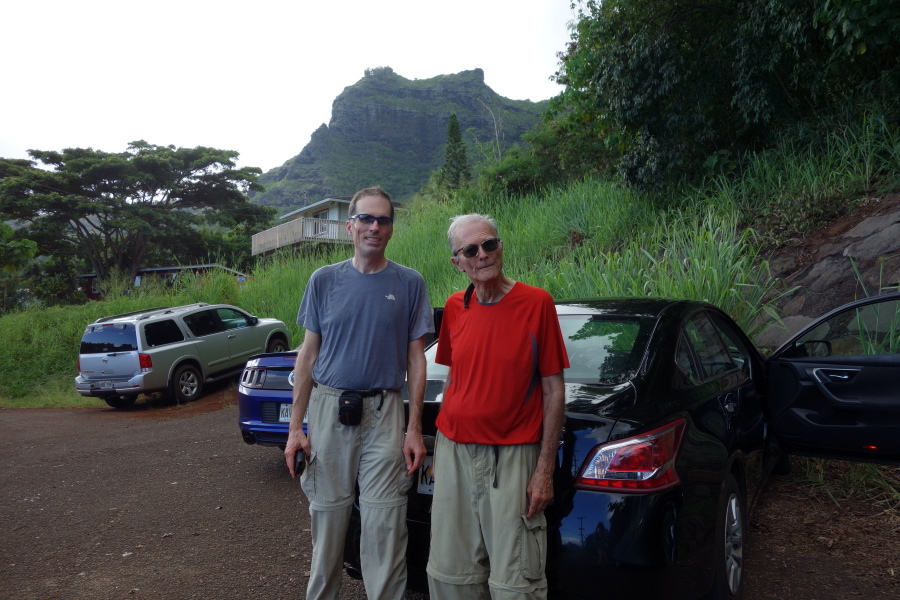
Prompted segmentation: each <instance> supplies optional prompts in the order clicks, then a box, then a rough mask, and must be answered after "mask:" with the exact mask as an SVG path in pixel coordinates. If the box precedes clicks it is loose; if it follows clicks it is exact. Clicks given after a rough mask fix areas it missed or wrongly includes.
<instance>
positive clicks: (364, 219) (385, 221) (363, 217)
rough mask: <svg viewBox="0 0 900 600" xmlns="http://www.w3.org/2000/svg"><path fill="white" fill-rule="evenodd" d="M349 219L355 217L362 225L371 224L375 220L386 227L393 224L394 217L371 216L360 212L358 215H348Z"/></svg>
mask: <svg viewBox="0 0 900 600" xmlns="http://www.w3.org/2000/svg"><path fill="white" fill-rule="evenodd" d="M350 218H351V219H356V220H357V221H359V222H360V223H362V224H363V225H371V224H372V223H374V222H375V221H378V224H379V225H381V226H382V227H387V226H388V225H393V224H394V217H373V216H372V215H367V214H366V213H360V214H358V215H353V216H352V217H350Z"/></svg>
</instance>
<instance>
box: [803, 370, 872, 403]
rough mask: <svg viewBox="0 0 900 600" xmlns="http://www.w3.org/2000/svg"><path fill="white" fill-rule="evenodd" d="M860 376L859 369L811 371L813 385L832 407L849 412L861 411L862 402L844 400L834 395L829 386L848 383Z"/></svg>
mask: <svg viewBox="0 0 900 600" xmlns="http://www.w3.org/2000/svg"><path fill="white" fill-rule="evenodd" d="M858 374H859V369H834V368H825V367H819V368H815V369H811V373H810V375H812V380H813V383H815V384H816V387H817V388H819V391H820V392H822V395H823V396H825V398H826V400H828V401H829V403H830V404H831V405H832V406H835V407H837V408H844V409H849V410H859V409H860V408H862V402H860V401H859V400H843V399H841V398H838V397H837V396H835V395H834V393H833V392H832V391H831V390H830V389H829V385H830V384H833V383H848V382H850V381H853V379H854V378H855V377H856V376H857V375H858Z"/></svg>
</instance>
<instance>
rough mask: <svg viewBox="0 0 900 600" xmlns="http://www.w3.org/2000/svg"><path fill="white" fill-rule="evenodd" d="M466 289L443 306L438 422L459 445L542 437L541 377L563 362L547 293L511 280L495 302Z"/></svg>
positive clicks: (565, 364)
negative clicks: (446, 370)
mask: <svg viewBox="0 0 900 600" xmlns="http://www.w3.org/2000/svg"><path fill="white" fill-rule="evenodd" d="M463 294H464V292H457V293H456V294H453V295H452V296H450V298H449V299H448V300H447V304H446V306H445V307H444V315H443V317H442V320H441V333H440V337H439V342H438V349H437V356H436V361H437V362H438V363H440V364H442V365H447V366H449V367H450V383H449V385H448V386H447V390H446V392H445V394H444V401H443V404H442V406H441V412H440V413H439V414H438V418H437V426H438V429H440V430H441V433H443V434H444V435H445V436H447V437H448V438H450V439H451V440H453V441H454V442H457V443H459V444H471V443H476V444H490V445H511V444H531V443H537V442H539V441H540V440H541V427H542V422H543V415H544V403H543V388H542V387H541V377H547V376H550V375H555V374H557V373H559V372H561V371H562V370H563V369H565V368H568V366H569V358H568V356H567V355H566V347H565V344H564V342H563V337H562V332H561V331H560V328H559V319H558V318H557V316H556V308H555V307H554V305H553V298H551V297H550V294H548V293H547V292H546V291H544V290H542V289H541V288H536V287H533V286H530V285H526V284H524V283H521V282H516V283H515V284H514V285H513V288H512V289H511V290H510V291H509V293H508V294H506V295H505V296H504V297H503V298H501V299H500V302H497V303H496V304H479V303H478V302H477V300H476V298H475V295H474V294H473V295H472V298H471V300H470V302H469V308H463Z"/></svg>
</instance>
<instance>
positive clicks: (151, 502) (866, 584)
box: [0, 389, 900, 600]
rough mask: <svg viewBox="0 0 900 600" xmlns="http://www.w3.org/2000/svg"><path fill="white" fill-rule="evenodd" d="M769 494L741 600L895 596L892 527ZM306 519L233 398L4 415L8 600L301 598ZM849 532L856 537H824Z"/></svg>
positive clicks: (294, 488) (230, 394)
mask: <svg viewBox="0 0 900 600" xmlns="http://www.w3.org/2000/svg"><path fill="white" fill-rule="evenodd" d="M775 488H776V489H775V490H773V492H772V493H770V494H768V495H767V496H766V499H765V501H764V503H763V505H761V507H760V509H761V510H760V511H758V513H757V516H756V517H755V518H754V519H753V522H754V528H753V530H752V531H751V535H750V541H749V548H748V561H747V571H746V577H747V580H746V584H747V588H746V592H745V595H744V598H745V600H762V599H769V598H775V599H783V600H828V599H830V598H835V599H837V598H841V599H845V598H848V597H868V598H876V599H880V598H884V599H887V598H897V597H898V595H900V593H898V592H900V586H898V577H897V576H894V572H893V569H894V568H896V567H897V565H896V564H895V561H896V555H897V551H898V546H900V541H898V526H897V523H896V522H894V523H893V525H890V522H889V521H888V525H889V526H887V527H883V526H882V525H881V524H883V523H885V521H886V520H885V518H884V517H883V516H882V517H881V518H880V520H879V516H878V514H877V512H878V511H877V509H872V508H871V507H861V508H860V507H857V508H856V509H854V508H853V507H846V506H844V507H841V508H840V509H839V510H838V509H835V508H834V507H829V506H827V505H825V506H823V505H822V504H816V503H814V502H811V501H810V500H809V499H808V498H803V497H798V496H796V492H794V491H792V488H790V487H784V486H783V485H780V486H779V485H778V484H776V486H775ZM853 510H856V512H855V513H854V512H852V511H853ZM306 511H307V507H306V503H305V497H304V496H303V494H302V492H301V491H300V487H299V481H295V480H291V479H290V477H289V476H288V474H287V471H286V468H285V466H284V462H283V459H282V456H281V454H280V452H279V451H278V450H277V449H276V448H261V447H256V446H247V445H246V444H244V443H243V441H241V436H240V434H239V432H238V427H237V407H236V393H235V390H234V389H226V390H220V391H218V392H214V393H213V394H210V395H208V396H206V397H204V398H202V399H200V400H199V401H197V402H195V403H194V404H192V405H187V406H167V407H154V408H141V407H139V408H138V409H137V410H133V411H115V410H112V409H107V408H97V409H72V410H56V409H35V410H28V409H6V410H0V548H2V550H0V552H2V558H0V599H3V600H49V599H61V600H107V599H109V600H112V599H123V600H128V599H141V598H145V599H151V598H153V599H171V600H182V599H187V598H202V599H210V600H230V599H234V600H245V599H247V598H266V599H269V600H277V599H288V598H291V599H299V598H303V597H304V596H305V587H306V573H307V571H308V565H309V532H308V527H309V519H308V514H307V512H306ZM848 511H849V512H848ZM810 518H812V521H810ZM848 519H850V520H851V521H850V524H851V525H852V527H851V528H850V529H852V532H851V534H852V535H853V536H857V537H851V538H848V537H847V536H848V535H851V534H834V533H828V529H827V528H828V527H829V525H830V524H832V523H841V522H846V521H847V520H848ZM785 524H791V525H790V528H788V529H785ZM853 532H855V533H853ZM823 536H824V541H823V539H822V538H823ZM828 536H834V537H833V538H829V537H828ZM838 537H839V538H840V539H837V538H838ZM828 539H831V541H830V544H829V542H828V541H827V540H828ZM863 545H866V546H867V548H865V549H867V550H868V551H869V553H870V554H869V558H868V559H867V558H866V556H865V555H864V554H860V553H859V552H856V551H855V550H859V549H862V546H863ZM835 552H837V554H836V553H835ZM898 575H900V573H898ZM345 584H346V585H345V586H344V593H343V594H342V597H344V598H365V593H364V591H363V590H362V586H361V585H360V584H359V583H358V582H354V581H352V580H350V579H349V578H347V577H346V576H345ZM410 598H413V595H412V594H410Z"/></svg>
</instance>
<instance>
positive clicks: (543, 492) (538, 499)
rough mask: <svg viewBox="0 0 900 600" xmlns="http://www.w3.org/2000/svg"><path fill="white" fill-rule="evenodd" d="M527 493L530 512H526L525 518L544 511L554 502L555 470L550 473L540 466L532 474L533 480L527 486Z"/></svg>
mask: <svg viewBox="0 0 900 600" xmlns="http://www.w3.org/2000/svg"><path fill="white" fill-rule="evenodd" d="M525 494H526V495H527V497H528V512H527V513H525V518H526V519H530V518H531V517H533V516H535V515H537V514H539V513H541V512H543V511H544V509H545V508H547V507H548V506H550V503H551V502H553V472H552V471H551V472H550V473H548V472H547V471H546V470H544V469H542V468H541V467H540V466H538V468H537V469H536V470H535V472H534V475H532V476H531V481H529V482H528V487H526V488H525Z"/></svg>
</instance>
